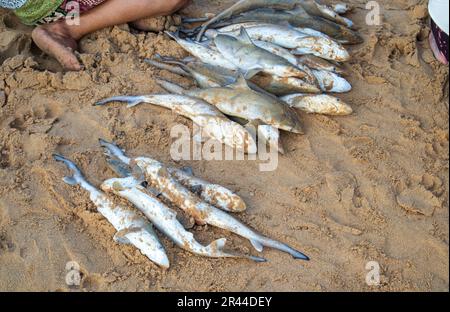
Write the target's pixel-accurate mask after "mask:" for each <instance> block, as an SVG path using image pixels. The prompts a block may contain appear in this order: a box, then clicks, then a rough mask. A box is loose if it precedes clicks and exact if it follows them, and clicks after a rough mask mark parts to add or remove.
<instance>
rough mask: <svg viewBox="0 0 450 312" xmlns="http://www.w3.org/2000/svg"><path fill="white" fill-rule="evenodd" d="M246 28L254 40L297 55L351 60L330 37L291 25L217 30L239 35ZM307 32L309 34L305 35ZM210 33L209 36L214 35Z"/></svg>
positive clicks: (263, 24) (250, 26) (340, 60)
mask: <svg viewBox="0 0 450 312" xmlns="http://www.w3.org/2000/svg"><path fill="white" fill-rule="evenodd" d="M241 27H244V28H245V30H246V31H247V33H248V35H249V36H250V38H251V39H252V40H259V41H266V42H270V43H274V44H276V45H278V46H280V47H283V48H287V49H294V50H296V52H297V54H312V55H315V56H318V57H321V58H324V59H327V60H332V61H338V62H345V61H348V60H349V59H350V55H349V53H348V51H347V50H346V49H345V48H344V47H343V46H342V45H341V44H340V43H338V42H336V41H334V40H332V39H331V38H329V37H328V36H325V35H318V33H319V32H312V31H311V30H307V29H302V30H303V32H302V31H301V29H298V28H294V27H292V26H290V25H289V24H287V23H286V24H283V25H280V24H278V25H275V24H269V23H255V22H250V23H239V24H233V25H230V26H227V27H224V28H221V29H219V30H217V31H218V32H219V33H223V34H231V35H238V34H239V32H240V28H241ZM305 31H306V32H307V33H305ZM213 34H214V33H213V31H210V32H209V36H211V35H213Z"/></svg>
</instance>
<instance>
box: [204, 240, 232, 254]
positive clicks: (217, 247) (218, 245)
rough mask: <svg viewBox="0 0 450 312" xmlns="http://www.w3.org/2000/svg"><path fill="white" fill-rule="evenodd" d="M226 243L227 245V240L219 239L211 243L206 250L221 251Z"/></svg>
mask: <svg viewBox="0 0 450 312" xmlns="http://www.w3.org/2000/svg"><path fill="white" fill-rule="evenodd" d="M226 243H227V239H226V238H220V239H218V240H215V241H213V242H212V243H211V244H209V245H208V247H206V248H207V249H209V250H211V251H221V250H222V249H223V248H224V247H225V244H226Z"/></svg>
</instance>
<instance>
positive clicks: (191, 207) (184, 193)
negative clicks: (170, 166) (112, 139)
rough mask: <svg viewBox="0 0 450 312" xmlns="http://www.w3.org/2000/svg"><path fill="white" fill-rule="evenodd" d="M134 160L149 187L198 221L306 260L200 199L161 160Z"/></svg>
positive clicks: (260, 245) (303, 256)
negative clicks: (150, 185)
mask: <svg viewBox="0 0 450 312" xmlns="http://www.w3.org/2000/svg"><path fill="white" fill-rule="evenodd" d="M133 161H134V162H135V164H136V165H137V166H138V167H139V168H141V169H142V170H143V171H144V174H145V176H146V178H147V181H149V182H150V181H151V182H152V186H154V187H155V188H156V189H158V190H159V191H160V192H161V193H162V195H163V196H165V197H166V198H167V199H168V200H170V201H171V202H172V203H174V204H175V205H177V206H178V207H180V208H181V209H183V210H184V211H186V212H187V213H188V214H189V215H191V216H192V217H193V218H194V219H195V220H197V221H198V222H201V223H206V224H210V225H213V226H216V227H219V228H222V229H225V230H228V231H230V232H233V233H235V234H237V235H240V236H242V237H245V238H247V239H248V240H250V242H251V244H252V245H253V247H254V248H255V249H256V250H258V251H262V250H263V247H264V246H267V247H272V248H275V249H278V250H281V251H284V252H287V253H289V254H290V255H292V256H293V257H294V258H296V259H302V260H309V258H308V257H307V256H305V255H304V254H303V253H301V252H299V251H297V250H294V249H292V248H291V247H289V246H287V245H285V244H283V243H280V242H278V241H275V240H273V239H270V238H267V237H264V236H262V235H260V234H258V233H256V232H254V231H253V230H251V229H250V228H249V227H247V226H245V225H244V224H242V223H241V222H239V221H238V220H236V219H235V218H233V217H232V216H230V215H229V214H227V213H226V212H223V211H222V210H219V209H217V208H215V207H213V206H211V205H209V204H207V203H205V202H203V201H202V200H201V199H199V198H198V197H197V196H195V195H194V194H192V193H191V192H190V191H189V190H188V189H186V188H185V187H183V186H182V185H181V184H180V183H179V182H177V181H176V180H175V179H174V178H173V177H172V176H171V175H170V174H169V172H168V170H167V168H166V167H165V166H164V165H163V164H162V163H160V162H158V161H156V160H153V159H150V158H145V157H139V158H136V159H134V160H133Z"/></svg>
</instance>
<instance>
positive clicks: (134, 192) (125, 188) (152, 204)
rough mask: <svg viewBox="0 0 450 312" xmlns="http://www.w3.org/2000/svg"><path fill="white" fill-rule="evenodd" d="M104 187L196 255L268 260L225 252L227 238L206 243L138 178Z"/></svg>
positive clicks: (112, 182)
mask: <svg viewBox="0 0 450 312" xmlns="http://www.w3.org/2000/svg"><path fill="white" fill-rule="evenodd" d="M102 190H103V191H105V192H108V193H109V192H110V193H113V194H115V195H118V196H120V197H123V198H125V199H127V200H128V201H130V202H131V203H132V204H133V205H135V206H136V207H137V208H138V209H139V210H141V211H142V213H143V214H145V216H146V217H147V218H148V219H149V220H150V221H151V222H152V223H153V224H154V225H155V226H156V227H157V228H158V229H159V230H160V231H161V232H162V233H164V234H165V235H166V236H167V237H169V238H170V240H171V241H173V242H174V243H175V244H176V245H177V246H178V247H180V248H182V249H184V250H187V251H189V252H192V253H194V254H197V255H200V256H205V257H211V258H247V259H251V260H253V261H257V262H265V261H266V260H265V259H263V258H260V257H253V256H243V255H242V256H241V255H233V254H230V253H226V252H224V251H223V248H224V246H225V243H226V239H225V238H221V239H218V240H216V241H214V242H212V243H211V244H210V245H209V246H206V247H205V246H203V245H201V244H200V243H199V242H197V241H196V240H195V238H194V235H193V234H192V233H190V232H188V231H186V230H185V229H184V227H183V225H182V224H181V223H180V222H179V221H178V220H177V216H176V213H175V212H173V211H172V210H170V208H168V207H167V206H165V205H164V204H163V203H161V202H160V201H159V200H158V199H157V198H156V197H154V196H153V195H151V194H150V193H147V192H146V191H145V189H144V188H143V187H142V186H141V185H140V183H139V181H138V180H136V179H135V178H134V177H128V178H120V179H110V180H107V181H105V182H104V183H103V184H102Z"/></svg>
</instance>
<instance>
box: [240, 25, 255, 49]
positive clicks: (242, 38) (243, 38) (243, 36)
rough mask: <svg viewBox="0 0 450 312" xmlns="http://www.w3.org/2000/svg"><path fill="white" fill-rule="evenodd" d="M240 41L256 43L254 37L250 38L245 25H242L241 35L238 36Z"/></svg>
mask: <svg viewBox="0 0 450 312" xmlns="http://www.w3.org/2000/svg"><path fill="white" fill-rule="evenodd" d="M236 38H237V39H238V40H239V41H242V42H245V43H248V44H252V45H253V44H254V43H253V40H252V38H250V36H249V34H248V32H247V31H246V30H245V28H244V27H241V30H240V33H239V36H237V37H236Z"/></svg>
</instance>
